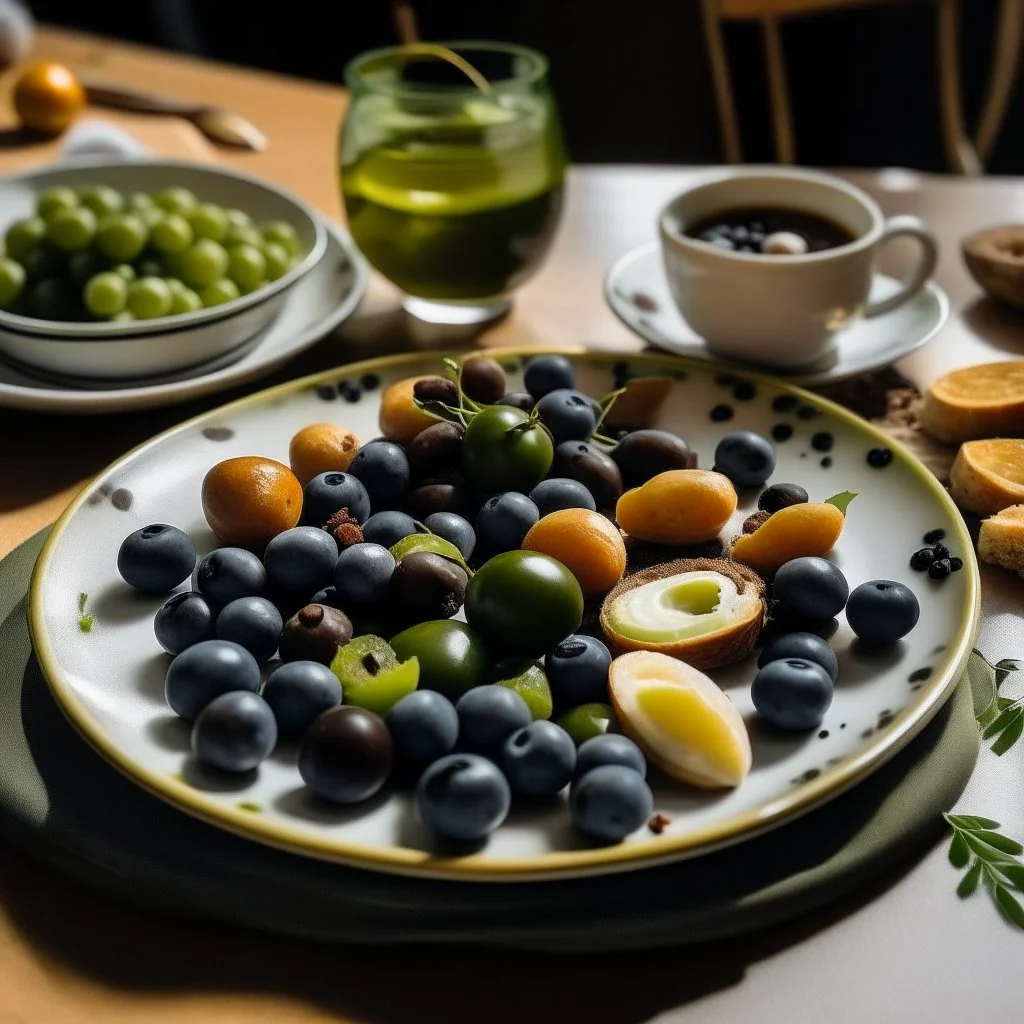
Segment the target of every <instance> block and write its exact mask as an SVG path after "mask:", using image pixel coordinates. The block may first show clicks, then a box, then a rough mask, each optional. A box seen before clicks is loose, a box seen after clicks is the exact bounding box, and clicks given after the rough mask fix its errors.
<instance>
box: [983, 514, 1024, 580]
mask: <svg viewBox="0 0 1024 1024" xmlns="http://www.w3.org/2000/svg"><path fill="white" fill-rule="evenodd" d="M978 556H979V557H980V558H981V560H982V561H983V562H988V563H989V564H990V565H999V566H1002V567H1003V568H1004V569H1009V570H1010V572H1015V573H1017V575H1018V576H1024V505H1011V506H1010V507H1009V508H1004V509H1003V510H1002V512H997V513H996V514H995V515H994V516H992V517H991V519H986V520H984V522H982V524H981V532H980V533H979V534H978Z"/></svg>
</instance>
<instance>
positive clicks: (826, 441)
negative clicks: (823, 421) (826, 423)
mask: <svg viewBox="0 0 1024 1024" xmlns="http://www.w3.org/2000/svg"><path fill="white" fill-rule="evenodd" d="M834 444H835V438H834V437H833V436H832V435H831V434H830V433H829V432H828V431H827V430H819V431H818V433H816V434H814V435H813V436H812V437H811V447H812V448H813V449H814V450H815V451H816V452H830V451H832V445H834Z"/></svg>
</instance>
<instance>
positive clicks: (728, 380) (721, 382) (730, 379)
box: [715, 373, 737, 388]
mask: <svg viewBox="0 0 1024 1024" xmlns="http://www.w3.org/2000/svg"><path fill="white" fill-rule="evenodd" d="M715 383H716V384H717V385H718V386H719V387H720V388H731V387H732V386H733V384H735V383H737V378H736V374H735V373H716V374H715Z"/></svg>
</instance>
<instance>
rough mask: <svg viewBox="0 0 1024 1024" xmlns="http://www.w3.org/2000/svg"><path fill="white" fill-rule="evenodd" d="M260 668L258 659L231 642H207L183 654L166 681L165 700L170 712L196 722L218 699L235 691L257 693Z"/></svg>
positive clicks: (170, 668)
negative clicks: (200, 713) (197, 717)
mask: <svg viewBox="0 0 1024 1024" xmlns="http://www.w3.org/2000/svg"><path fill="white" fill-rule="evenodd" d="M259 688H260V667H259V665H258V664H257V662H256V659H255V658H254V657H253V656H252V655H251V654H250V653H249V652H248V651H247V650H246V649H245V648H244V647H241V646H239V645H238V644H235V643H231V642H230V641H228V640H203V641H201V642H200V643H198V644H195V645H194V646H192V647H189V648H188V649H187V650H184V651H182V652H181V654H179V655H178V656H177V657H176V658H175V659H174V661H172V662H171V664H170V667H169V668H168V669H167V675H166V676H165V677H164V697H165V698H166V700H167V704H168V705H169V707H170V709H171V710H172V711H173V712H174V713H175V714H176V715H180V716H181V717H182V718H188V719H193V718H195V717H196V715H198V714H199V712H200V711H202V710H203V708H205V707H206V705H207V704H209V703H210V701H211V700H213V698H214V697H219V696H220V695H221V694H222V693H228V692H229V691H231V690H248V691H249V692H251V693H256V691H257V690H259Z"/></svg>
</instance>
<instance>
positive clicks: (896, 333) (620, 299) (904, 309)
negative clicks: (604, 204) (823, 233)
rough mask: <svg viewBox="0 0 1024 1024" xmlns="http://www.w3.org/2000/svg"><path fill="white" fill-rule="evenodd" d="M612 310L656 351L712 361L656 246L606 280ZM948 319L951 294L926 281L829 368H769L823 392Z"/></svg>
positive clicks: (856, 329)
mask: <svg viewBox="0 0 1024 1024" xmlns="http://www.w3.org/2000/svg"><path fill="white" fill-rule="evenodd" d="M899 287H900V285H899V282H898V281H896V280H895V279H893V278H891V277H886V276H885V275H884V274H876V275H875V278H874V281H873V282H872V285H871V299H872V300H873V301H874V300H878V299H884V298H885V297H886V296H887V295H892V294H893V293H894V292H896V291H897V289H898V288H899ZM604 294H605V298H606V299H607V300H608V304H609V305H610V306H611V308H612V311H613V312H614V313H615V314H616V316H618V318H619V319H620V320H621V321H622V322H623V323H624V324H625V325H626V326H627V327H629V328H630V329H631V330H633V331H635V332H636V333H637V334H639V335H640V337H641V338H643V339H644V340H645V341H648V342H650V344H652V345H654V346H655V347H656V348H660V349H664V350H665V351H666V352H672V353H674V354H675V355H681V356H690V357H691V358H693V359H706V360H714V359H715V357H714V356H713V355H712V354H711V353H710V352H708V350H707V349H706V348H705V347H704V342H703V341H702V340H701V339H700V337H699V336H698V335H697V334H696V333H695V332H694V331H693V329H692V328H691V327H690V325H689V324H688V323H687V322H686V321H685V320H684V319H683V317H682V314H681V313H680V312H679V310H678V308H677V307H676V304H675V302H674V301H673V300H672V294H671V292H670V291H669V289H668V281H667V280H666V279H665V267H664V264H663V263H662V259H661V248H660V246H659V243H658V242H647V243H646V244H645V245H641V246H639V247H638V248H636V249H633V250H631V251H630V252H628V253H626V255H625V256H623V257H621V259H619V260H617V261H616V262H615V264H614V265H613V266H612V268H611V270H609V271H608V274H607V275H606V277H605V282H604ZM948 316H949V300H948V299H947V298H946V293H945V292H944V291H943V290H942V289H941V288H940V287H939V286H938V285H937V284H936V283H935V282H934V281H929V282H928V284H927V285H925V287H924V288H922V289H921V291H919V292H918V293H917V295H915V296H914V297H913V298H912V299H911V300H910V301H909V302H906V303H904V304H903V305H902V306H900V307H899V308H898V309H894V310H893V311H892V312H891V313H887V314H886V315H885V316H878V317H874V318H872V319H871V320H864V319H860V320H857V321H856V322H855V323H854V324H853V326H851V327H848V328H847V329H846V330H845V331H840V332H839V334H838V335H837V336H836V351H835V353H834V354H833V355H832V356H830V357H829V358H828V360H827V361H826V362H824V363H821V364H818V365H815V366H811V367H805V368H801V369H800V370H799V371H796V370H793V371H790V372H785V371H782V370H772V369H766V370H765V371H764V372H766V373H774V374H775V375H776V376H778V377H780V378H781V379H783V380H786V381H789V382H790V383H792V384H797V385H799V386H800V387H805V388H809V387H818V386H821V385H824V384H832V383H835V382H836V381H840V380H845V379H846V378H847V377H855V376H857V374H860V373H867V372H868V371H870V370H877V369H880V368H881V367H883V366H888V365H889V364H890V363H894V362H896V360H898V359H902V358H903V357H904V356H907V355H909V354H910V353H911V352H913V351H914V350H915V349H918V348H920V347H921V346H922V345H924V344H925V343H926V342H928V341H930V340H931V339H932V338H934V337H935V335H936V334H937V333H938V332H939V330H940V328H941V327H942V325H943V324H944V323H945V322H946V318H947V317H948Z"/></svg>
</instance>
